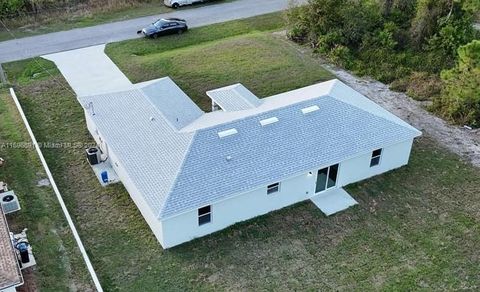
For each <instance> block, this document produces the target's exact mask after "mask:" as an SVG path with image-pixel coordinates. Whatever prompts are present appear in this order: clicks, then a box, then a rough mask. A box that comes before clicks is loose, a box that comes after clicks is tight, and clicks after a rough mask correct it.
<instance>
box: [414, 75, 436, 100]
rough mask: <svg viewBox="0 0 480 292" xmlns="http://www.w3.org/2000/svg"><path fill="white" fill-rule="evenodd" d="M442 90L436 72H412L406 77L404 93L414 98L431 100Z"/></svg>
mask: <svg viewBox="0 0 480 292" xmlns="http://www.w3.org/2000/svg"><path fill="white" fill-rule="evenodd" d="M441 90H442V80H441V79H440V77H439V76H438V75H436V74H430V73H428V72H413V73H412V75H410V77H409V78H408V83H407V86H406V89H405V91H406V93H407V94H408V95H409V96H411V97H413V98H414V99H416V100H431V99H433V98H434V97H436V96H438V95H439V94H440V92H441Z"/></svg>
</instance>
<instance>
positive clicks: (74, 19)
mask: <svg viewBox="0 0 480 292" xmlns="http://www.w3.org/2000/svg"><path fill="white" fill-rule="evenodd" d="M231 1H235V0H217V1H211V2H208V3H204V4H196V5H193V6H184V7H181V8H179V10H182V9H191V8H196V7H199V6H205V5H212V4H218V3H219V2H231ZM162 2H163V1H153V2H145V3H137V4H135V5H134V6H132V7H122V8H117V9H112V8H109V9H108V10H105V9H96V10H93V11H82V10H80V11H77V12H65V11H64V10H59V12H56V13H54V15H48V16H42V17H40V19H35V18H34V17H25V18H17V19H12V20H4V22H5V24H6V25H7V27H8V28H9V29H10V31H11V33H13V34H14V35H15V37H16V38H21V37H28V36H33V35H39V34H45V33H50V32H56V31H63V30H70V29H74V28H82V27H88V26H94V25H98V24H103V23H109V22H114V21H122V20H128V19H132V18H137V17H143V16H150V15H156V14H163V13H168V12H173V11H174V10H173V9H172V8H169V7H167V6H165V5H163V3H162ZM11 33H10V32H8V31H6V30H5V28H3V27H2V26H0V41H6V40H10V39H12V35H11Z"/></svg>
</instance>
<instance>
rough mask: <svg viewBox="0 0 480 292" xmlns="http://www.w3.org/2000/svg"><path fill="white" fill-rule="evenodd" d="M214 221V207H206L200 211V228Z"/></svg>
mask: <svg viewBox="0 0 480 292" xmlns="http://www.w3.org/2000/svg"><path fill="white" fill-rule="evenodd" d="M211 221H212V206H210V205H209V206H205V207H202V208H200V209H198V226H200V225H203V224H207V223H210V222H211Z"/></svg>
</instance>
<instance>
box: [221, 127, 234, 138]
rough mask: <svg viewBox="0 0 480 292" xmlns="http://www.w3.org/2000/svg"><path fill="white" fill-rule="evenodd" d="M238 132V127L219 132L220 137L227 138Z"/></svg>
mask: <svg viewBox="0 0 480 292" xmlns="http://www.w3.org/2000/svg"><path fill="white" fill-rule="evenodd" d="M237 133H238V131H237V129H235V128H233V129H229V130H225V131H221V132H218V137H220V138H225V137H228V136H231V135H235V134H237Z"/></svg>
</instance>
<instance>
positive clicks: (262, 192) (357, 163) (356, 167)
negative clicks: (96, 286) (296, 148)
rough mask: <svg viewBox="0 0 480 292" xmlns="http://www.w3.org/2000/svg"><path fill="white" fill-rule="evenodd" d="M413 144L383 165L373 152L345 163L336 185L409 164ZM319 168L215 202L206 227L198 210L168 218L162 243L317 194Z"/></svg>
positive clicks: (385, 155)
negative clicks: (270, 190)
mask: <svg viewBox="0 0 480 292" xmlns="http://www.w3.org/2000/svg"><path fill="white" fill-rule="evenodd" d="M412 143H413V140H410V141H406V142H403V143H399V144H396V145H393V146H389V147H385V148H383V150H382V156H381V160H380V164H379V165H377V166H374V167H370V160H371V155H372V153H371V152H370V153H366V154H363V155H360V156H358V157H355V158H352V159H349V160H346V161H344V162H341V163H340V165H339V172H338V178H337V186H336V187H343V186H345V185H347V184H350V183H353V182H358V181H360V180H362V179H365V178H368V177H371V176H374V175H377V174H380V173H383V172H386V171H389V170H392V169H395V168H398V167H401V166H403V165H406V164H407V163H408V159H409V156H410V150H411V147H412ZM326 166H329V165H324V166H320V167H319V168H318V169H321V168H324V167H326ZM318 169H314V170H312V173H313V174H312V175H311V176H309V175H308V172H305V173H304V174H301V175H298V176H295V177H293V178H290V179H287V180H284V181H282V182H281V183H280V192H278V193H274V194H270V195H267V188H266V186H265V187H262V188H259V189H256V190H253V191H251V192H248V193H244V194H240V195H237V196H235V197H231V198H229V199H226V200H223V201H219V202H216V203H212V204H211V210H212V221H211V222H210V223H207V224H204V225H202V226H198V211H197V210H193V211H190V212H186V213H183V214H180V215H177V216H174V217H171V218H167V219H165V220H164V221H163V224H162V225H163V234H164V236H163V238H164V240H163V241H160V243H161V244H162V246H163V247H164V248H169V247H172V246H175V245H178V244H181V243H184V242H187V241H190V240H192V239H195V238H198V237H201V236H204V235H207V234H209V233H212V232H215V231H218V230H221V229H224V228H226V227H228V226H230V225H232V224H234V223H237V222H240V221H244V220H247V219H250V218H254V217H256V216H259V215H262V214H266V213H268V212H270V211H273V210H277V209H281V208H283V207H286V206H289V205H292V204H294V203H297V202H301V201H304V200H306V199H309V198H310V197H312V196H314V195H315V186H316V180H317V171H318ZM272 183H275V182H272ZM319 212H320V210H319Z"/></svg>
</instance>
